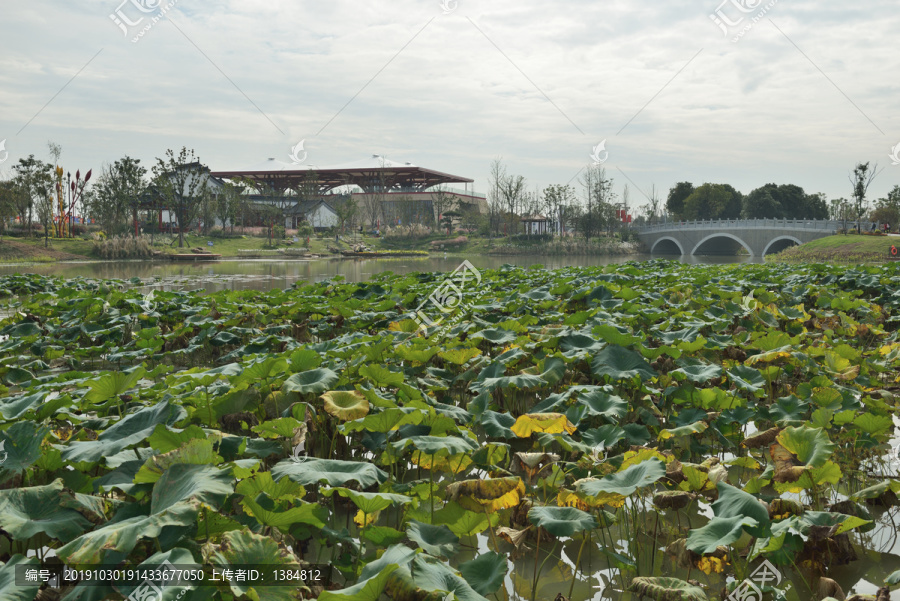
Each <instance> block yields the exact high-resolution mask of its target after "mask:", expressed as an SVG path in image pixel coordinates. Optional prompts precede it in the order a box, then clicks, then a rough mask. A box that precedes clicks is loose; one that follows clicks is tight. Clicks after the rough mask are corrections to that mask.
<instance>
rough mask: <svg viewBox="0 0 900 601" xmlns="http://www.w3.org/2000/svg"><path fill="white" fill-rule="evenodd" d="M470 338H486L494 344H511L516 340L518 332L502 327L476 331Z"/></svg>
mask: <svg viewBox="0 0 900 601" xmlns="http://www.w3.org/2000/svg"><path fill="white" fill-rule="evenodd" d="M469 338H470V339H471V340H474V339H477V338H484V339H485V340H487V341H488V342H490V343H492V344H494V345H498V344H509V343H511V342H515V341H516V333H515V332H510V331H509V330H504V329H502V328H492V329H486V330H482V331H480V332H475V333H474V334H472V335H471V336H469Z"/></svg>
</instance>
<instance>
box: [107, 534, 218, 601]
mask: <svg viewBox="0 0 900 601" xmlns="http://www.w3.org/2000/svg"><path fill="white" fill-rule="evenodd" d="M167 563H168V564H172V565H175V566H179V569H181V568H182V566H183V569H195V570H200V569H203V566H202V565H200V564H199V563H197V562H196V561H195V560H194V556H193V555H191V552H190V551H188V550H187V549H182V548H180V547H176V548H175V549H171V550H169V551H166V552H164V553H154V554H153V555H151V556H150V557H148V558H147V559H145V560H144V561H142V562H141V563H140V564H139V565H138V566H137V568H136V569H143V570H150V569H154V570H158V569H163V568H166V567H167ZM141 586H142V585H141V584H138V585H134V586H131V585H117V588H119V589H120V592H121V594H122V595H125V598H126V599H128V598H129V597H130V596H131V594H132V593H133V592H134V591H136V590H139V589H140V588H141ZM91 588H94V587H91ZM196 588H198V586H197V585H195V584H187V583H184V584H182V585H179V586H164V587H161V590H162V595H161V597H154V598H153V599H154V601H179V599H183V598H186V597H185V595H184V593H185V592H186V591H192V590H195V589H196ZM111 593H112V590H110V591H109V594H110V595H111ZM134 598H141V597H140V592H138V594H137V595H135V597H134ZM188 598H189V597H188Z"/></svg>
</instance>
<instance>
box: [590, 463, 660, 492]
mask: <svg viewBox="0 0 900 601" xmlns="http://www.w3.org/2000/svg"><path fill="white" fill-rule="evenodd" d="M665 475H666V464H665V463H663V462H662V461H660V460H659V459H657V458H655V457H652V458H650V459H648V460H646V461H642V462H641V463H637V464H635V465H631V466H629V467H627V468H625V469H624V470H622V471H621V472H616V473H614V474H610V475H608V476H604V477H603V478H600V479H599V480H589V481H586V482H583V483H581V484H579V485H578V487H577V489H578V492H580V493H584V494H586V495H590V496H592V497H594V496H597V495H600V494H602V493H606V494H616V495H621V496H623V497H628V496H630V495H631V494H633V493H634V491H636V490H637V489H639V488H643V487H645V486H650V485H651V484H653V483H654V482H656V481H657V480H659V479H660V478H662V477H663V476H665Z"/></svg>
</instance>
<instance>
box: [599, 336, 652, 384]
mask: <svg viewBox="0 0 900 601" xmlns="http://www.w3.org/2000/svg"><path fill="white" fill-rule="evenodd" d="M591 369H592V371H593V373H594V375H596V376H599V377H601V378H602V377H603V376H609V377H610V378H611V379H612V380H631V379H632V378H640V379H641V380H649V379H651V378H654V377H656V375H657V374H656V372H655V371H654V370H653V368H652V367H650V364H649V363H647V362H646V361H644V358H643V357H642V356H641V354H640V353H638V352H635V351H632V350H629V349H626V348H623V347H621V346H617V345H610V346H607V347H606V348H604V349H603V350H602V351H600V352H598V353H597V354H596V355H594V361H593V362H592V363H591Z"/></svg>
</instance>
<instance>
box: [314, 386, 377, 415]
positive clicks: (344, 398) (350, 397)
mask: <svg viewBox="0 0 900 601" xmlns="http://www.w3.org/2000/svg"><path fill="white" fill-rule="evenodd" d="M320 398H321V399H322V400H323V401H325V412H326V413H327V414H328V415H331V416H333V417H336V418H338V419H340V420H344V421H351V420H354V419H360V418H362V417H365V416H366V415H368V414H369V399H367V398H366V397H365V396H363V394H362V393H361V392H358V391H356V390H329V391H328V392H326V393H325V394H323V395H322V396H321V397H320Z"/></svg>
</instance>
